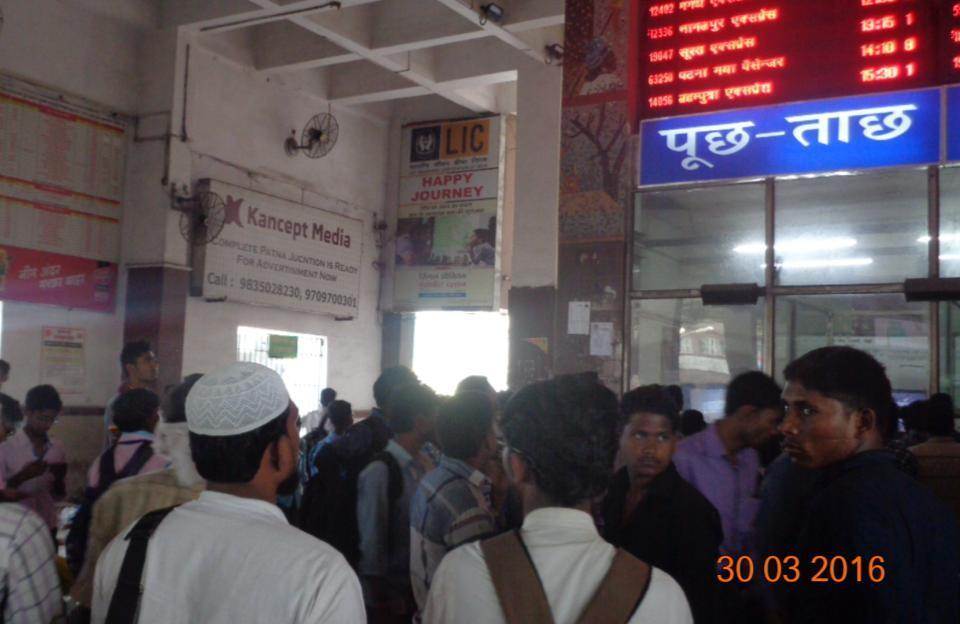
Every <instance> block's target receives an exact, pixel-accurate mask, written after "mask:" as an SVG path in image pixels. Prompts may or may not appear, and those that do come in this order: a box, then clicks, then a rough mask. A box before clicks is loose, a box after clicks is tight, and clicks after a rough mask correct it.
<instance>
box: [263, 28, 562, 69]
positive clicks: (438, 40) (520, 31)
mask: <svg viewBox="0 0 960 624" xmlns="http://www.w3.org/2000/svg"><path fill="white" fill-rule="evenodd" d="M562 25H563V14H562V13H561V14H559V15H546V16H542V17H533V18H531V19H527V20H523V21H519V22H511V23H509V24H507V25H505V26H504V28H506V29H507V30H508V31H510V32H511V33H514V34H517V35H520V36H521V37H522V38H524V39H526V38H527V37H526V33H529V32H531V31H537V30H540V29H544V28H550V27H555V26H562ZM490 36H491V35H490V33H489V32H487V31H486V30H483V29H481V28H479V25H478V28H477V29H476V30H475V31H472V32H466V33H460V34H455V35H445V36H437V37H427V38H417V37H411V38H410V40H409V41H405V42H403V43H396V44H392V45H387V46H378V47H374V48H371V51H372V52H374V53H376V54H378V55H382V56H391V55H395V54H401V53H403V52H413V51H415V50H427V49H430V48H438V47H441V46H445V45H450V44H454V43H464V42H467V41H473V40H476V39H484V38H487V37H490ZM528 47H530V46H529V45H528ZM297 56H298V57H299V58H296V59H294V58H290V59H288V60H286V61H280V60H275V61H273V62H269V63H263V64H258V66H257V69H258V70H260V71H263V72H269V73H280V72H291V71H303V70H308V69H317V68H320V67H330V66H332V65H338V64H342V63H350V62H353V61H357V60H359V59H361V58H362V57H361V56H360V55H358V54H354V53H349V52H347V53H343V54H339V55H330V56H322V57H317V56H314V55H312V54H310V53H303V49H302V48H299V49H298V50H297ZM538 60H539V59H538Z"/></svg>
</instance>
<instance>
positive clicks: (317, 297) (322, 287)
mask: <svg viewBox="0 0 960 624" xmlns="http://www.w3.org/2000/svg"><path fill="white" fill-rule="evenodd" d="M208 188H209V190H210V191H212V192H214V193H216V194H218V195H220V197H222V198H223V200H224V202H225V203H226V215H225V224H224V226H223V231H222V232H221V233H220V235H219V236H218V237H217V238H216V239H215V240H214V241H213V242H211V243H209V244H208V245H207V247H206V254H205V261H204V266H203V296H204V297H205V298H207V299H214V300H224V299H225V300H229V301H238V302H240V303H249V304H255V305H264V306H272V307H276V308H286V309H289V310H296V311H298V312H310V313H314V314H317V313H320V314H331V315H334V316H344V317H356V316H357V311H358V309H359V297H360V268H361V258H362V256H363V222H362V221H361V220H359V219H354V218H351V217H345V216H343V215H341V214H337V213H336V212H334V211H332V210H327V209H324V208H314V207H311V206H305V205H303V204H298V203H294V202H290V201H287V200H284V199H279V198H277V197H273V196H270V195H264V194H262V193H257V192H255V191H250V190H248V189H244V188H241V187H238V186H233V185H230V184H225V183H223V182H217V181H209V182H208ZM331 208H335V206H332V205H331Z"/></svg>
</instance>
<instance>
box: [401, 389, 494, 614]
mask: <svg viewBox="0 0 960 624" xmlns="http://www.w3.org/2000/svg"><path fill="white" fill-rule="evenodd" d="M493 415H494V406H493V404H492V402H491V401H490V400H489V398H488V397H487V396H485V395H484V394H482V393H478V392H465V393H463V394H459V395H457V396H455V397H454V398H452V399H450V400H449V401H447V402H446V403H445V404H444V405H443V406H442V407H441V408H440V412H439V414H438V416H437V423H436V433H437V438H438V440H439V442H440V447H441V449H442V451H443V457H442V458H441V460H440V465H439V466H437V468H435V469H434V470H433V471H431V472H430V473H429V474H427V475H426V476H425V477H424V478H423V479H422V480H421V481H420V486H419V487H418V488H417V491H416V493H415V494H414V496H413V501H412V502H411V508H410V578H411V581H412V584H413V594H414V598H416V601H417V607H418V609H419V610H420V611H422V610H423V607H424V605H425V604H426V601H427V593H428V592H429V591H430V582H431V581H432V579H433V574H434V572H436V569H437V567H439V565H440V561H441V560H442V559H443V557H444V555H446V554H447V552H449V551H451V550H453V549H454V548H456V547H457V546H460V545H461V544H465V543H467V542H472V541H474V540H477V539H480V538H482V537H489V536H491V535H493V534H494V533H496V531H497V526H496V519H495V514H494V512H493V508H492V505H491V502H490V488H491V485H490V480H489V479H488V478H487V476H486V475H484V474H483V472H481V470H482V468H483V467H484V466H485V465H486V464H487V462H488V461H489V460H490V458H492V457H494V456H495V455H496V453H497V439H496V435H495V434H494V429H493Z"/></svg>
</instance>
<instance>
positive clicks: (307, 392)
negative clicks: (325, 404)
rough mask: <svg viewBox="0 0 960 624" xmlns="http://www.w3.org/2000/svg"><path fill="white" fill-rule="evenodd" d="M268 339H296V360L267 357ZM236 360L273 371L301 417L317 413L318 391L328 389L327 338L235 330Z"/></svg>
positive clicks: (318, 406) (245, 328) (291, 333)
mask: <svg viewBox="0 0 960 624" xmlns="http://www.w3.org/2000/svg"><path fill="white" fill-rule="evenodd" d="M270 336H291V337H295V338H296V354H295V357H282V358H281V357H270V355H271V354H270ZM287 355H289V353H288V354H287ZM237 360H239V361H241V362H254V363H256V364H263V365H264V366H266V367H267V368H270V369H272V370H274V371H276V372H277V374H279V375H280V377H282V378H283V383H284V384H286V386H287V391H288V392H289V393H290V398H291V399H292V400H293V402H294V403H296V404H297V407H298V408H299V409H300V414H301V415H303V416H305V415H306V414H309V413H310V412H313V411H316V410H318V409H320V391H321V390H323V389H324V388H325V387H327V338H326V336H317V335H315V334H297V333H293V332H286V331H278V330H273V329H262V328H259V327H238V328H237Z"/></svg>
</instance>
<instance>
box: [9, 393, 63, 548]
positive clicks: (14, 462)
mask: <svg viewBox="0 0 960 624" xmlns="http://www.w3.org/2000/svg"><path fill="white" fill-rule="evenodd" d="M62 409H63V402H62V401H61V400H60V395H59V394H58V393H57V391H56V389H55V388H54V387H53V386H47V385H44V386H36V387H34V388H31V390H30V391H29V392H27V398H26V401H24V415H25V420H26V424H25V425H24V427H23V428H22V429H21V430H20V431H18V432H17V433H15V434H14V435H13V436H11V437H10V438H9V439H8V440H7V441H6V442H4V443H3V444H0V481H2V482H3V483H5V485H6V487H7V488H8V489H12V490H17V492H18V493H19V494H20V495H21V496H23V497H24V498H23V499H22V500H21V501H20V502H21V504H23V505H25V506H27V507H29V508H30V509H33V510H34V511H36V512H37V514H39V515H40V517H41V518H43V520H44V521H45V522H46V523H47V526H49V527H50V528H51V529H53V530H56V528H57V513H56V507H55V504H54V501H55V500H59V499H61V498H63V496H64V494H65V493H66V485H65V483H64V479H65V477H66V475H67V453H66V450H65V449H64V446H63V443H62V442H60V441H59V440H55V439H53V438H51V437H50V436H49V435H47V433H48V432H49V431H50V427H52V426H53V423H55V422H56V421H57V417H59V416H60V411H61V410H62Z"/></svg>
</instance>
